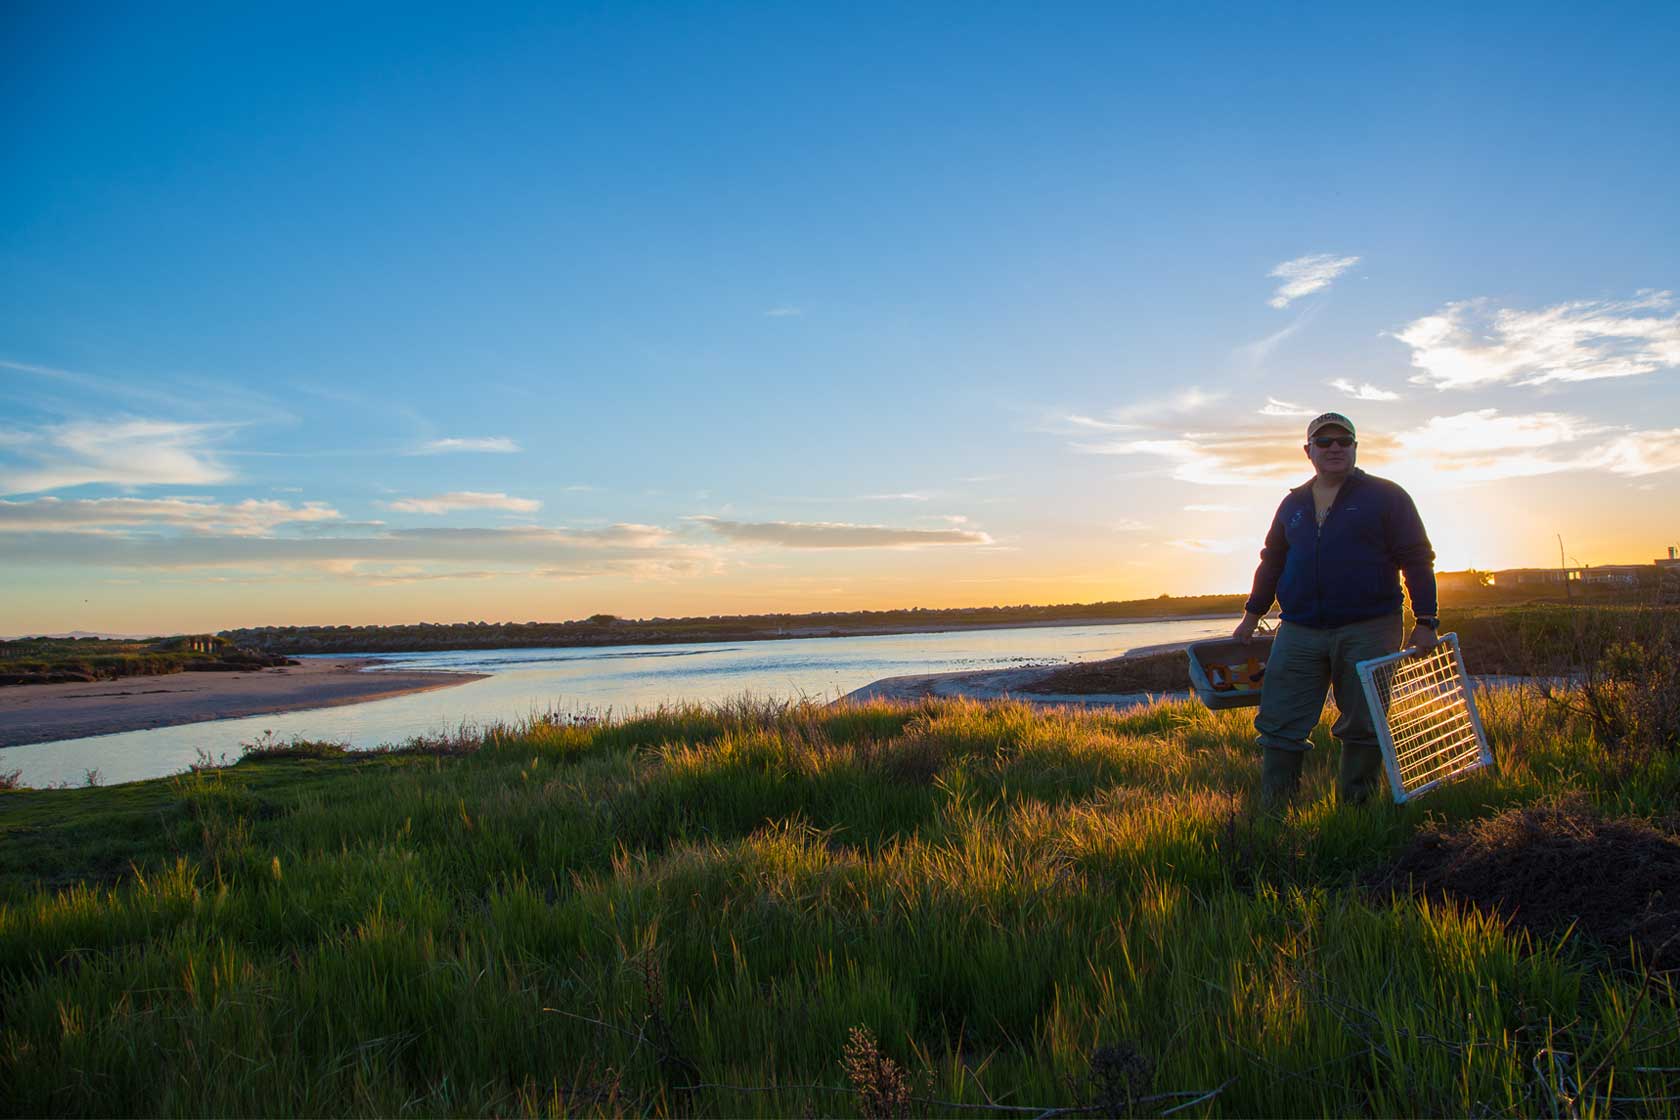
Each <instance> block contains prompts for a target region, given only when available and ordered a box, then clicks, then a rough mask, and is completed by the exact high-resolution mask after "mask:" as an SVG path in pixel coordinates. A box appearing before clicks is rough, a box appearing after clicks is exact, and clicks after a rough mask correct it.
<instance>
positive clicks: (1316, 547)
mask: <svg viewBox="0 0 1680 1120" xmlns="http://www.w3.org/2000/svg"><path fill="white" fill-rule="evenodd" d="M1354 477H1355V472H1352V471H1349V472H1348V476H1347V478H1345V479H1343V480H1342V484H1341V486H1340V487H1338V488H1337V490H1336V496H1335V497H1334V498H1331V499H1330V508H1329V509H1327V510H1325V511H1324V521H1320V520H1318V499H1316V498H1312V483H1310V482H1309V483H1308V484H1307V496H1308V497H1309V498H1312V501H1313V522H1314V524H1315V525H1316V526H1317V528H1315V529H1314V530H1313V533H1314V536H1313V598H1314V600H1315V601H1316V602H1317V603H1318V624H1319V625H1320V626H1325V625H1328V624H1327V622H1326V621H1325V618H1324V584H1323V583H1321V582H1320V581H1319V571H1320V568H1319V557H1320V556H1321V554H1322V553H1323V552H1324V523H1325V521H1329V520H1330V515H1331V514H1332V513H1335V512H1336V507H1337V506H1338V505H1340V504H1341V502H1342V496H1343V495H1344V494H1346V493H1347V488H1348V484H1349V483H1350V482H1352V481H1353V480H1354Z"/></svg>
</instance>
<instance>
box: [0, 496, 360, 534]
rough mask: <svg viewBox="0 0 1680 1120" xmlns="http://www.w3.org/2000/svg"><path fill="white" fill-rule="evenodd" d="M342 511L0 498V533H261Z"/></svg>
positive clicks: (192, 501)
mask: <svg viewBox="0 0 1680 1120" xmlns="http://www.w3.org/2000/svg"><path fill="white" fill-rule="evenodd" d="M341 520H342V515H341V514H340V513H339V512H338V511H337V510H336V509H333V508H332V507H331V506H328V505H326V504H325V503H322V502H304V503H303V504H302V505H300V506H293V505H290V504H288V503H286V502H276V501H262V500H259V499H256V498H247V499H246V500H245V501H243V502H233V503H225V502H215V501H211V500H210V499H208V498H77V499H73V500H65V499H63V498H35V499H33V500H30V501H23V502H13V501H7V500H5V499H0V532H50V531H57V532H104V531H109V530H112V529H136V528H141V529H158V528H173V529H186V530H190V531H192V532H199V533H226V534H229V535H232V536H264V535H266V534H268V533H271V532H273V531H274V530H275V529H276V528H278V527H280V526H282V525H299V524H303V523H310V522H338V521H341Z"/></svg>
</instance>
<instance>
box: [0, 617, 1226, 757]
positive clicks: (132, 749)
mask: <svg viewBox="0 0 1680 1120" xmlns="http://www.w3.org/2000/svg"><path fill="white" fill-rule="evenodd" d="M1231 626H1232V622H1231V620H1228V619H1175V620H1172V621H1168V622H1123V623H1106V624H1102V625H1096V626H1039V627H1015V628H1009V629H998V630H959V631H948V632H945V633H938V634H880V635H871V636H867V637H849V638H798V639H787V640H777V641H752V642H695V643H689V644H683V645H650V646H588V647H574V648H555V649H490V650H449V651H444V652H437V653H393V654H367V655H365V656H368V657H371V658H374V659H375V660H376V661H377V662H378V663H379V664H378V666H376V667H375V668H373V669H371V670H369V671H372V672H377V671H378V670H379V669H380V668H389V669H399V668H400V669H454V670H460V671H463V672H472V673H489V674H491V675H490V676H488V677H486V678H485V679H483V680H479V681H473V682H471V683H468V684H463V685H457V686H454V687H451V688H442V689H436V690H434V691H431V692H417V693H411V694H409V695H406V696H396V697H392V698H390V699H388V700H371V701H368V702H366V703H362V704H348V705H344V706H341V707H335V708H314V709H306V710H302V711H295V712H278V713H270V714H268V715H261V716H249V717H245V718H241V719H223V720H212V721H209V722H206V723H189V724H183V725H182V726H179V727H159V728H154V729H151V730H147V731H125V732H119V733H117V734H114V735H94V736H89V737H87V738H83V739H60V740H57V741H55V742H50V743H32V744H29V745H27V746H21V747H7V748H5V749H0V773H4V772H7V771H11V770H21V771H22V781H23V783H24V784H25V785H29V786H48V785H54V784H58V783H68V784H70V785H81V784H82V783H83V782H84V781H85V780H86V776H87V773H88V771H90V770H97V771H98V780H99V781H100V782H102V783H106V784H110V783H116V782H132V781H138V780H140V779H142V778H156V777H161V776H163V775H166V774H173V773H178V772H179V771H182V770H185V769H186V768H187V767H188V766H189V765H191V764H192V763H194V762H196V761H198V760H199V759H200V757H203V756H208V757H209V758H211V759H217V758H220V757H222V756H223V755H226V756H227V757H228V758H229V759H233V758H237V757H238V755H239V746H240V744H241V743H244V742H249V741H250V740H253V739H255V738H257V737H259V736H261V735H263V734H265V733H268V732H272V733H273V735H274V736H275V737H276V738H278V739H281V740H289V739H293V738H302V739H317V740H331V741H334V742H342V743H348V744H350V745H351V746H352V747H358V748H363V749H365V748H368V747H375V746H378V745H380V744H382V743H400V742H402V741H404V740H406V739H409V738H412V737H413V736H416V735H430V734H436V733H439V732H442V731H448V730H453V729H456V728H458V727H460V726H461V725H462V724H468V725H482V724H487V723H493V722H496V721H501V720H515V719H519V718H522V717H525V716H529V715H532V714H535V713H541V712H548V711H560V712H567V713H572V714H578V715H598V716H606V715H611V716H620V715H625V714H629V713H631V712H635V711H640V710H646V709H650V708H655V707H658V706H659V705H660V704H666V703H672V702H680V701H690V700H696V701H703V702H713V701H719V700H727V699H730V698H733V697H739V696H743V695H748V696H753V697H760V698H771V699H799V698H802V697H803V698H809V699H811V700H816V701H828V700H834V699H837V698H839V697H840V696H843V695H845V694H846V693H848V692H851V691H853V690H855V689H859V688H862V687H863V686H864V685H867V684H871V683H873V682H874V681H878V680H880V679H881V678H883V677H896V676H904V675H908V674H921V673H945V672H958V671H961V670H966V669H1008V668H1017V667H1019V666H1022V665H1030V664H1051V663H1058V662H1072V661H1094V660H1098V659H1101V658H1105V657H1115V656H1118V655H1119V654H1121V653H1124V652H1126V651H1127V650H1130V649H1138V648H1140V647H1143V646H1151V645H1157V644H1160V643H1164V642H1182V641H1193V640H1195V639H1198V638H1204V637H1210V636H1213V635H1217V634H1224V633H1229V631H1230V628H1231ZM334 656H350V655H345V654H338V655H334Z"/></svg>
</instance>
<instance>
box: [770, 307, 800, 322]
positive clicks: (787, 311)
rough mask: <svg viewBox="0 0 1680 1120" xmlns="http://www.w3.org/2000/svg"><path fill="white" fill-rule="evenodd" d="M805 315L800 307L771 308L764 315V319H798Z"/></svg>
mask: <svg viewBox="0 0 1680 1120" xmlns="http://www.w3.org/2000/svg"><path fill="white" fill-rule="evenodd" d="M804 315H805V309H804V308H801V307H772V308H770V309H769V310H768V311H766V312H765V313H764V317H765V318H766V319H800V318H803V317H804Z"/></svg>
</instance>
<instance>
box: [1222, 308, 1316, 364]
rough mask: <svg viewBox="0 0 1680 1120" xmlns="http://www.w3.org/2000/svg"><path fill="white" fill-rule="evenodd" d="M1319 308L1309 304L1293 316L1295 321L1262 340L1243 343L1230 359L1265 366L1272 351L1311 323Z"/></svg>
mask: <svg viewBox="0 0 1680 1120" xmlns="http://www.w3.org/2000/svg"><path fill="white" fill-rule="evenodd" d="M1319 307H1320V305H1319V304H1309V305H1308V306H1307V308H1306V310H1305V311H1302V312H1301V313H1300V314H1299V315H1297V316H1295V320H1294V321H1293V322H1291V323H1290V324H1289V325H1288V326H1285V327H1280V328H1279V329H1277V330H1275V331H1273V332H1272V333H1271V334H1269V335H1267V336H1266V337H1264V338H1257V339H1255V340H1254V341H1253V342H1247V343H1244V344H1243V345H1241V346H1239V347H1237V348H1236V349H1235V350H1234V351H1232V357H1234V358H1236V360H1237V361H1239V362H1241V363H1243V364H1244V365H1248V366H1256V367H1257V366H1260V365H1263V364H1265V361H1266V359H1267V358H1270V357H1271V356H1272V351H1273V350H1276V349H1277V348H1278V347H1279V346H1281V345H1283V343H1285V342H1286V341H1288V340H1289V338H1290V337H1291V336H1293V335H1294V334H1295V333H1296V332H1297V331H1299V330H1300V329H1301V328H1302V327H1304V326H1306V325H1307V324H1308V323H1310V322H1312V319H1313V316H1315V315H1317V314H1318V309H1319Z"/></svg>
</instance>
